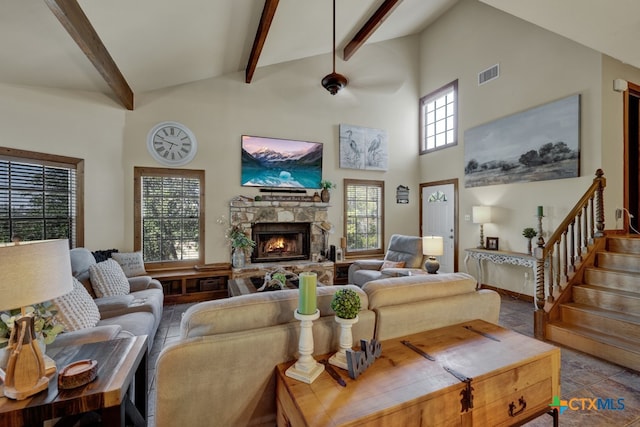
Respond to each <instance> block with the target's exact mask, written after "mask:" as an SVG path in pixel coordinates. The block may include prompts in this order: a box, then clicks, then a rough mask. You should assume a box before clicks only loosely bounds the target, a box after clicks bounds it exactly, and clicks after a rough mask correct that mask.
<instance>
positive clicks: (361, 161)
mask: <svg viewBox="0 0 640 427" xmlns="http://www.w3.org/2000/svg"><path fill="white" fill-rule="evenodd" d="M388 164H389V153H388V149H387V132H386V131H385V130H382V129H372V128H365V127H361V126H353V125H345V124H341V125H340V167H341V168H345V169H369V170H380V171H386V170H387V168H388Z"/></svg>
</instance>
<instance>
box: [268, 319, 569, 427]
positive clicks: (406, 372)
mask: <svg viewBox="0 0 640 427" xmlns="http://www.w3.org/2000/svg"><path fill="white" fill-rule="evenodd" d="M403 342H404V343H403ZM406 343H408V344H410V346H411V347H413V348H415V349H418V351H415V350H414V349H412V348H410V346H407V344H406ZM419 352H424V353H426V354H427V355H428V356H431V357H433V358H434V359H435V360H434V361H432V360H429V359H427V358H426V357H424V356H423V355H421V354H419ZM326 357H328V356H322V357H316V358H317V359H320V358H326ZM292 363H293V362H289V363H285V364H282V365H279V366H278V367H277V383H278V385H277V404H278V425H279V426H281V427H282V426H295V427H297V426H318V427H320V426H322V427H324V426H362V425H367V426H390V425H402V426H403V427H405V426H456V425H459V426H470V425H476V426H507V425H513V424H520V423H522V422H524V421H526V420H529V419H532V418H535V417H537V416H539V415H541V414H544V413H546V412H549V410H550V408H549V404H550V403H551V402H552V399H553V397H554V396H559V395H560V349H558V348H556V347H554V346H552V345H549V344H546V343H543V342H541V341H537V340H535V339H533V338H529V337H526V336H523V335H521V334H518V333H516V332H513V331H509V330H507V329H504V328H501V327H499V326H497V325H493V324H491V323H487V322H484V321H480V320H475V321H471V322H465V323H462V324H459V325H454V326H448V327H445V328H441V329H436V330H433V331H428V332H423V333H420V334H415V335H410V336H407V337H403V338H399V339H393V340H388V341H384V342H383V343H382V356H381V357H380V358H379V359H378V360H377V361H376V362H374V364H373V365H372V366H370V367H369V369H367V370H366V371H365V372H364V373H363V374H362V375H361V376H360V377H358V378H357V379H356V380H352V379H351V378H349V376H348V373H347V372H346V371H344V370H341V369H339V368H334V369H336V371H338V373H339V374H340V375H341V376H342V378H343V379H344V380H345V381H346V383H347V385H346V387H342V386H340V385H339V384H338V383H337V381H335V380H334V379H333V378H331V376H329V374H328V373H327V372H323V373H322V374H321V375H320V377H319V378H318V379H317V380H316V381H315V382H314V383H312V384H305V383H302V382H299V381H296V380H294V379H292V378H289V377H287V376H286V375H285V374H284V372H285V371H286V369H287V368H288V367H289V366H290V365H291V364H292ZM550 421H551V420H550Z"/></svg>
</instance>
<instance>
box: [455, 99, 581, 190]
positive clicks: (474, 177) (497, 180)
mask: <svg viewBox="0 0 640 427" xmlns="http://www.w3.org/2000/svg"><path fill="white" fill-rule="evenodd" d="M464 146H465V148H464V163H465V169H464V176H465V187H482V186H486V185H496V184H509V183H514V182H530V181H544V180H550V179H562V178H573V177H577V176H579V174H580V95H572V96H569V97H566V98H563V99H560V100H558V101H554V102H551V103H548V104H545V105H541V106H539V107H535V108H531V109H529V110H527V111H524V112H521V113H517V114H513V115H511V116H508V117H504V118H502V119H498V120H496V121H493V122H491V123H487V124H484V125H480V126H477V127H474V128H471V129H469V130H467V131H466V132H465V133H464Z"/></svg>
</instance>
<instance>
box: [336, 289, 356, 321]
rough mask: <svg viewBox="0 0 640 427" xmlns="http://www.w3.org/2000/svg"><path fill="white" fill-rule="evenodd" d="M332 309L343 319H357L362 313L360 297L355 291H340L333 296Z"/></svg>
mask: <svg viewBox="0 0 640 427" xmlns="http://www.w3.org/2000/svg"><path fill="white" fill-rule="evenodd" d="M331 309H332V310H333V311H335V313H336V316H338V317H341V318H343V319H355V317H356V316H357V315H358V312H359V311H360V297H359V296H358V294H357V293H356V291H354V290H353V289H340V290H338V291H336V293H335V294H333V299H332V300H331Z"/></svg>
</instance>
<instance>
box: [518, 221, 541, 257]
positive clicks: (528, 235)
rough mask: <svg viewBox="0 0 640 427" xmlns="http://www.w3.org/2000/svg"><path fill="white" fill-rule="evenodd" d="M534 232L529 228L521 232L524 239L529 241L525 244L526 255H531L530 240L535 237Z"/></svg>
mask: <svg viewBox="0 0 640 427" xmlns="http://www.w3.org/2000/svg"><path fill="white" fill-rule="evenodd" d="M536 234H538V233H536V230H534V229H533V228H531V227H527V228H525V229H524V230H522V235H523V236H524V237H526V238H527V239H529V242H528V244H527V253H528V254H531V239H533V238H534V237H536Z"/></svg>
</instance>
